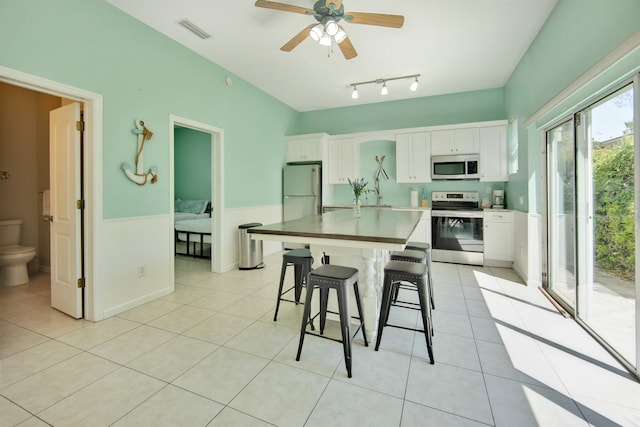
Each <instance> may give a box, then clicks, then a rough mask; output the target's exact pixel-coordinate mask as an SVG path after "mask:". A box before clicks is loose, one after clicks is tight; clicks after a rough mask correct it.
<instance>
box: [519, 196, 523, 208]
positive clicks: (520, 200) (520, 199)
mask: <svg viewBox="0 0 640 427" xmlns="http://www.w3.org/2000/svg"><path fill="white" fill-rule="evenodd" d="M518 201H519V202H520V206H524V196H520V198H519V199H518Z"/></svg>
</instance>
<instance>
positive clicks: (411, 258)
mask: <svg viewBox="0 0 640 427" xmlns="http://www.w3.org/2000/svg"><path fill="white" fill-rule="evenodd" d="M391 259H392V260H393V261H406V262H421V263H423V264H426V262H427V253H426V252H424V251H416V250H411V249H405V250H404V251H392V252H391Z"/></svg>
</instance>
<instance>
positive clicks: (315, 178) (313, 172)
mask: <svg viewBox="0 0 640 427" xmlns="http://www.w3.org/2000/svg"><path fill="white" fill-rule="evenodd" d="M318 170H319V169H318V168H313V169H312V170H311V184H312V188H313V195H314V196H317V195H318V192H317V190H318V175H319V174H318Z"/></svg>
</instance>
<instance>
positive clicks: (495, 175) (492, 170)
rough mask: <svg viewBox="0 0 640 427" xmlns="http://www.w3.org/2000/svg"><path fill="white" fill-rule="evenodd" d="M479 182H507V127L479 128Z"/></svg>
mask: <svg viewBox="0 0 640 427" xmlns="http://www.w3.org/2000/svg"><path fill="white" fill-rule="evenodd" d="M479 139H480V181H487V182H498V181H508V180H509V174H508V171H507V127H506V126H492V127H486V128H480V135H479Z"/></svg>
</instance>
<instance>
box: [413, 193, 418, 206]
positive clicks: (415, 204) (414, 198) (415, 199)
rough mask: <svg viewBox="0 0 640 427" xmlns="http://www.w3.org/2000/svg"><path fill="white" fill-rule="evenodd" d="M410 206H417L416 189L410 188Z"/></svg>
mask: <svg viewBox="0 0 640 427" xmlns="http://www.w3.org/2000/svg"><path fill="white" fill-rule="evenodd" d="M411 207H412V208H417V207H418V190H411Z"/></svg>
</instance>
